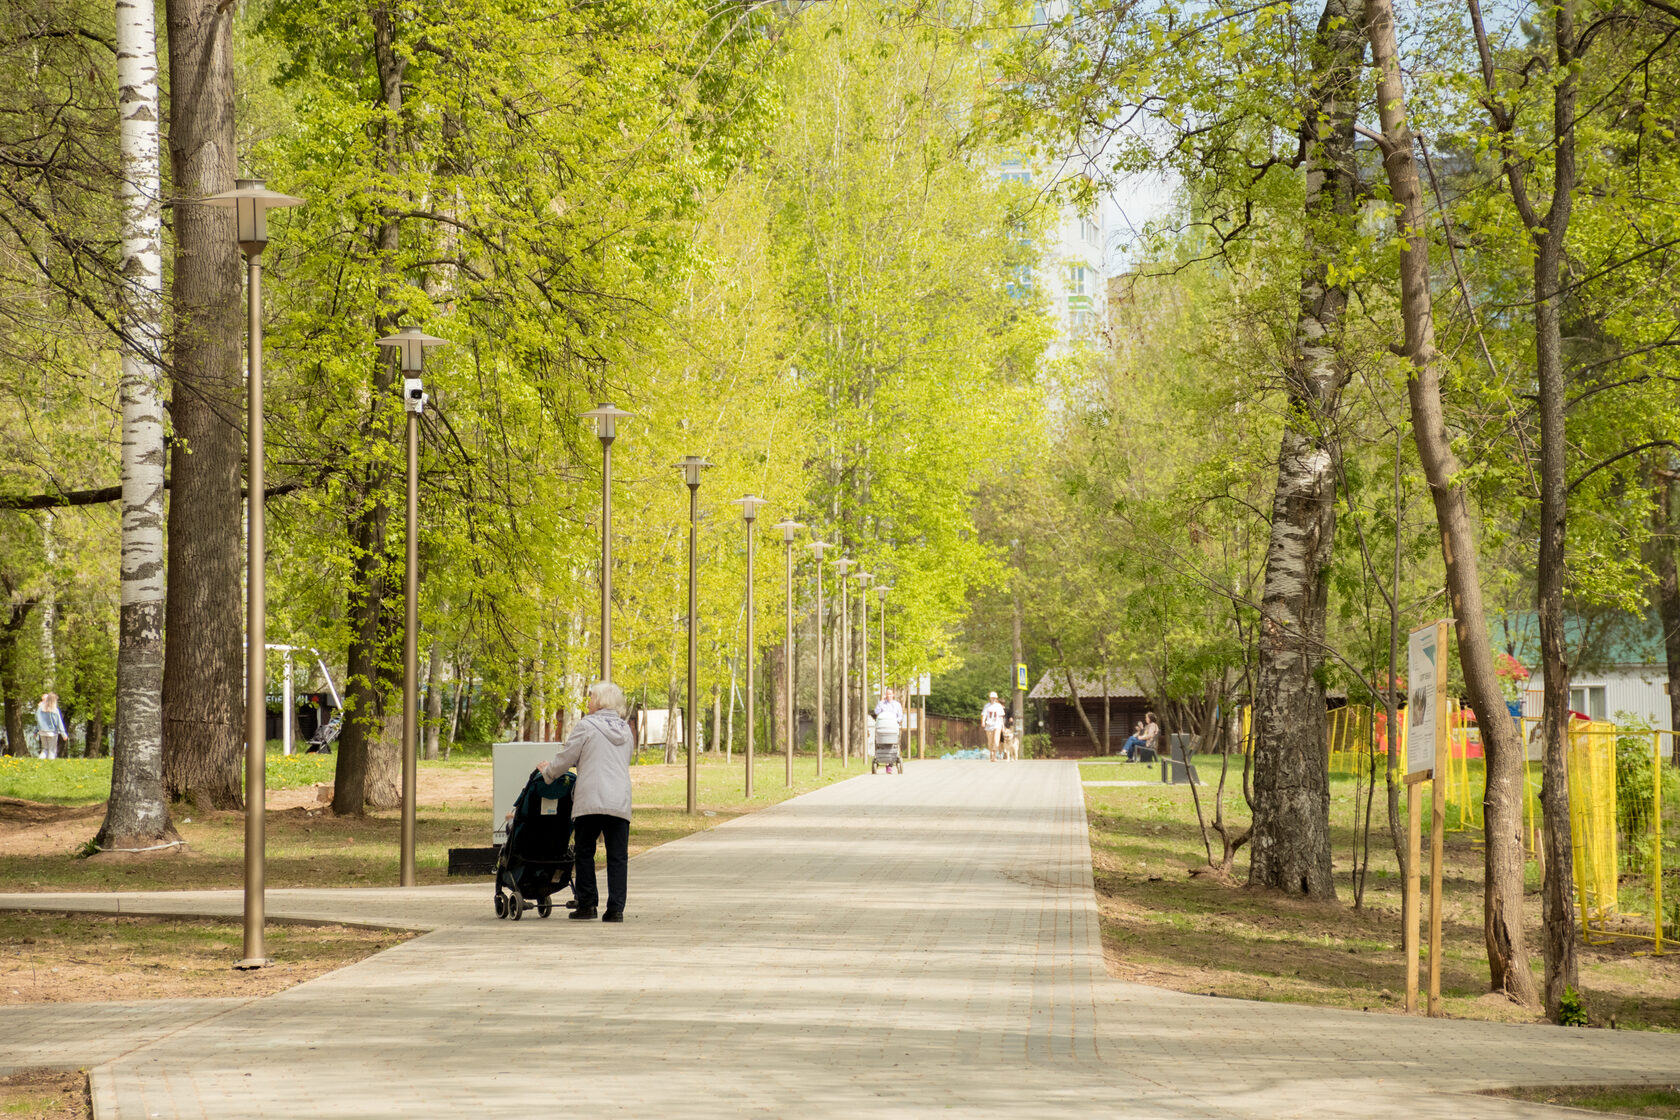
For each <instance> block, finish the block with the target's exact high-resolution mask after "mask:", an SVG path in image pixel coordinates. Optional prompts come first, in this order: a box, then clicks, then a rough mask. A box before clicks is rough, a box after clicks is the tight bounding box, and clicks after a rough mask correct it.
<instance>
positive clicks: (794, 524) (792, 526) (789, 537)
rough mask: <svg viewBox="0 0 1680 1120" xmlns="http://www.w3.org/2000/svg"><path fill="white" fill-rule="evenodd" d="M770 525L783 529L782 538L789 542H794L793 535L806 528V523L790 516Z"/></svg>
mask: <svg viewBox="0 0 1680 1120" xmlns="http://www.w3.org/2000/svg"><path fill="white" fill-rule="evenodd" d="M770 527H771V528H772V529H780V530H781V531H782V540H784V541H786V542H787V543H788V544H792V543H793V535H794V534H795V533H797V532H798V531H799V530H801V529H803V528H805V526H804V525H802V524H801V523H800V522H798V521H795V520H793V519H792V518H788V519H787V520H785V521H778V522H776V523H775V524H774V525H772V526H770Z"/></svg>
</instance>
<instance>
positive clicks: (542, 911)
mask: <svg viewBox="0 0 1680 1120" xmlns="http://www.w3.org/2000/svg"><path fill="white" fill-rule="evenodd" d="M552 913H554V900H553V899H552V898H539V899H537V917H539V918H546V917H548V916H549V915H550V914H552Z"/></svg>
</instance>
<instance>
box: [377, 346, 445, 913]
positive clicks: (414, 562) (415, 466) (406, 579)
mask: <svg viewBox="0 0 1680 1120" xmlns="http://www.w3.org/2000/svg"><path fill="white" fill-rule="evenodd" d="M379 345H381V346H390V347H393V348H395V349H396V351H397V365H398V368H400V369H401V370H402V375H403V382H402V404H403V411H404V413H405V414H406V416H407V437H408V472H407V473H408V503H407V508H406V510H405V513H404V528H405V534H406V541H407V548H406V549H405V555H404V558H403V694H402V695H403V698H402V705H403V707H402V752H403V753H402V830H401V839H400V841H399V843H398V849H399V854H398V861H397V866H398V875H397V878H398V882H399V883H401V885H402V886H405V887H412V886H414V885H415V881H416V880H415V875H414V816H415V799H416V781H417V779H418V769H419V765H420V761H419V759H420V750H419V745H420V411H421V410H422V409H424V408H425V407H426V390H425V385H424V383H423V382H422V380H421V374H423V373H424V372H425V366H426V349H427V347H430V346H441V345H443V339H441V338H433V337H432V336H431V335H429V334H427V333H425V332H424V331H422V330H421V329H420V328H419V327H404V328H403V329H402V330H400V331H398V332H397V333H396V334H393V335H389V336H387V337H385V338H382V339H380V340H379Z"/></svg>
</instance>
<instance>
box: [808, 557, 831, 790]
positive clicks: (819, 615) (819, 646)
mask: <svg viewBox="0 0 1680 1120" xmlns="http://www.w3.org/2000/svg"><path fill="white" fill-rule="evenodd" d="M827 550H828V544H827V542H825V541H816V542H814V543H812V545H811V551H812V552H814V553H816V555H817V651H816V652H817V656H816V665H817V777H819V778H820V777H822V772H823V718H824V711H823V708H824V704H823V632H822V631H823V582H822V570H823V553H824V552H826V551H827Z"/></svg>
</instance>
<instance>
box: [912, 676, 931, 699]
mask: <svg viewBox="0 0 1680 1120" xmlns="http://www.w3.org/2000/svg"><path fill="white" fill-rule="evenodd" d="M932 679H933V678H932V677H931V676H929V675H928V674H927V673H923V674H922V675H921V676H920V677H918V678H917V679H916V695H918V696H926V695H927V694H928V682H929V681H931V680H932Z"/></svg>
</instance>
